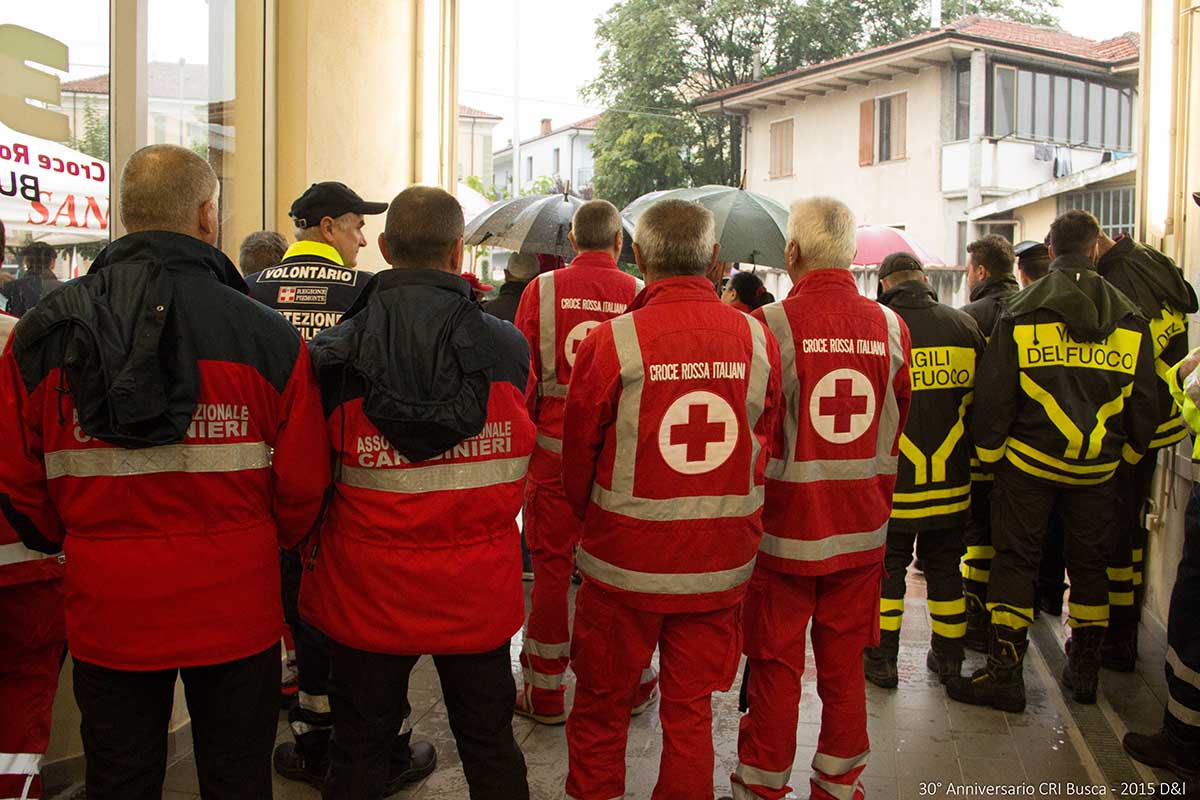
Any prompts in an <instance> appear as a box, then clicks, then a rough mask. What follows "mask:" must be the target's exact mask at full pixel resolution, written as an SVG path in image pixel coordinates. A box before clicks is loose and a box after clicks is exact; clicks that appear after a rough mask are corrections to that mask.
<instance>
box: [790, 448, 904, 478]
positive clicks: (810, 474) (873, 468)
mask: <svg viewBox="0 0 1200 800" xmlns="http://www.w3.org/2000/svg"><path fill="white" fill-rule="evenodd" d="M898 460H899V459H898V458H897V456H894V455H892V454H891V453H888V452H884V453H880V454H879V455H877V456H875V457H874V458H852V459H846V460H845V461H838V460H833V459H831V460H819V459H814V460H812V461H785V460H783V459H771V462H770V463H769V464H767V475H768V476H769V477H771V478H772V479H774V480H777V481H786V482H788V483H814V482H816V481H860V480H868V479H870V478H874V477H876V476H878V475H893V474H895V472H896V466H897V462H898Z"/></svg>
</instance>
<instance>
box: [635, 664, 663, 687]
mask: <svg viewBox="0 0 1200 800" xmlns="http://www.w3.org/2000/svg"><path fill="white" fill-rule="evenodd" d="M657 677H658V673H657V672H655V671H654V667H646V668H645V669H644V670H642V677H641V678H640V679H639V680H638V683H640V684H641V685H643V686H645V685H646V684H647V683H649V682H650V681H652V680H654V679H656V678H657Z"/></svg>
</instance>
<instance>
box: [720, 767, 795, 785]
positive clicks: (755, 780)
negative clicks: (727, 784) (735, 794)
mask: <svg viewBox="0 0 1200 800" xmlns="http://www.w3.org/2000/svg"><path fill="white" fill-rule="evenodd" d="M733 774H734V775H737V776H738V778H740V779H741V781H742V783H744V784H748V785H750V786H765V787H767V788H768V789H782V788H783V787H785V786H787V784H788V781H790V780H791V779H792V768H791V767H788V768H787V769H785V770H781V771H780V772H771V771H770V770H765V769H759V768H758V767H752V766H750V765H749V764H745V763H742V762H741V761H739V762H738V765H737V769H735V770H734V771H733ZM734 786H737V784H736V783H735V784H734Z"/></svg>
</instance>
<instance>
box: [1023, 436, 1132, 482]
mask: <svg viewBox="0 0 1200 800" xmlns="http://www.w3.org/2000/svg"><path fill="white" fill-rule="evenodd" d="M1008 444H1009V446H1010V449H1012V450H1016V451H1017V452H1018V453H1021V454H1023V455H1025V456H1028V457H1029V458H1032V459H1035V460H1037V461H1040V462H1042V463H1043V464H1046V465H1048V466H1051V467H1056V468H1058V469H1061V470H1064V471H1066V472H1074V473H1081V474H1084V475H1086V474H1088V473H1095V472H1111V471H1112V470H1114V469H1116V468H1117V467H1118V466H1120V464H1121V462H1120V461H1106V462H1104V463H1102V464H1092V465H1080V464H1071V463H1069V462H1066V461H1063V460H1062V459H1058V458H1055V457H1054V456H1052V455H1050V454H1049V453H1043V452H1042V451H1041V450H1038V449H1037V448H1036V447H1033V446H1032V445H1028V444H1025V442H1022V441H1019V440H1017V439H1012V440H1010V441H1009V443H1008Z"/></svg>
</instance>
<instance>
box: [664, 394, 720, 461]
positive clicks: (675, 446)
mask: <svg viewBox="0 0 1200 800" xmlns="http://www.w3.org/2000/svg"><path fill="white" fill-rule="evenodd" d="M737 438H738V421H737V415H736V414H734V411H733V409H732V408H731V407H730V405H729V403H727V402H725V399H724V398H722V397H720V396H719V395H716V394H713V393H712V392H688V393H687V394H685V395H684V396H683V397H680V398H679V399H677V400H676V401H675V402H673V403H671V406H670V408H668V409H667V413H666V414H664V415H663V419H662V423H661V424H660V425H659V428H658V447H659V450H660V451H661V452H662V456H663V460H664V461H666V462H667V466H669V467H670V468H671V469H673V470H675V471H676V472H681V473H683V474H684V475H697V474H699V473H702V472H711V471H712V470H714V469H716V468H717V467H719V466H721V465H722V464H724V463H725V462H726V461H727V460H728V459H729V456H730V455H732V454H733V450H734V447H735V446H736V445H737Z"/></svg>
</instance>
